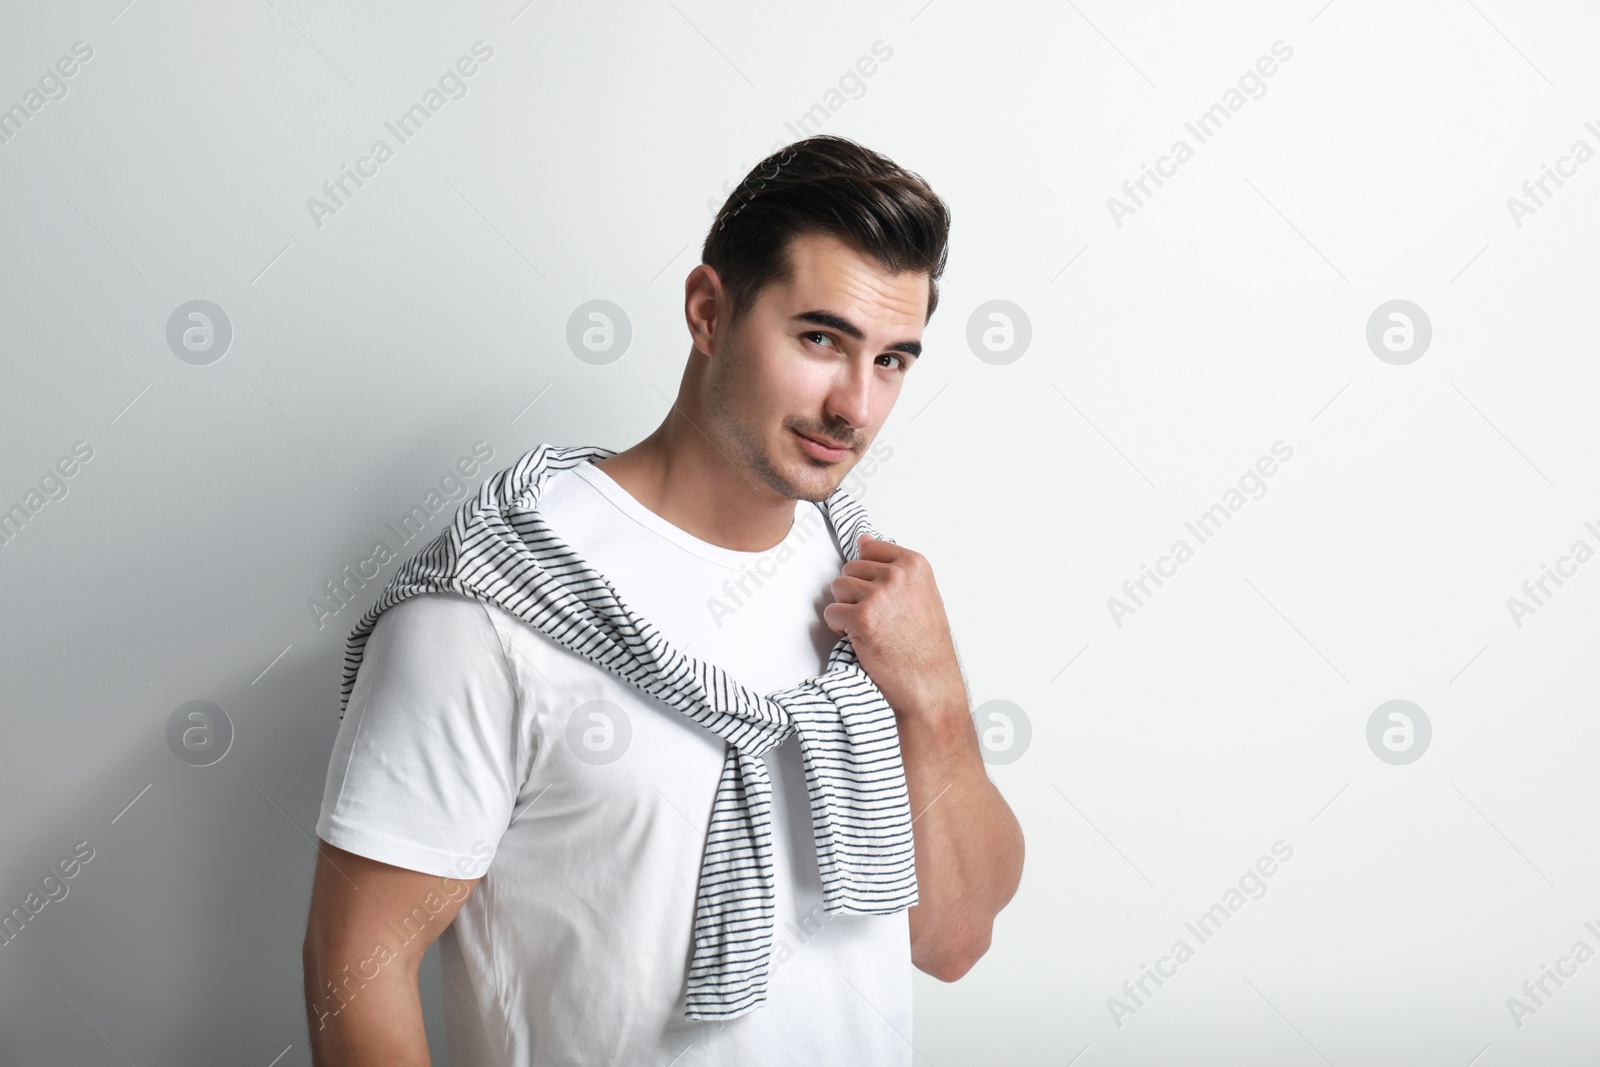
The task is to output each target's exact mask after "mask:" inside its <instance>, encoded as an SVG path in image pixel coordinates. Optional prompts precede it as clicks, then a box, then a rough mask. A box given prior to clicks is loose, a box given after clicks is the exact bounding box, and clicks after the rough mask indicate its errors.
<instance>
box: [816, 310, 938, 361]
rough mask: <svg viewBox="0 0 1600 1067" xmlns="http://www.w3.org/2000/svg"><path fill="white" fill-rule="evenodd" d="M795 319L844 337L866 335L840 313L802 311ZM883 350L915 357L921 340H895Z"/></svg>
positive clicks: (919, 352) (920, 352) (918, 352)
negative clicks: (825, 328)
mask: <svg viewBox="0 0 1600 1067" xmlns="http://www.w3.org/2000/svg"><path fill="white" fill-rule="evenodd" d="M795 319H797V320H798V321H800V322H809V323H811V324H812V325H814V326H826V327H828V329H830V330H838V331H839V332H840V333H842V334H844V335H845V336H846V337H853V338H855V339H856V340H857V341H859V340H861V338H862V337H864V336H866V335H865V334H863V333H862V332H861V327H859V326H857V325H856V324H855V323H853V322H851V321H850V320H849V319H847V318H844V317H843V316H841V315H835V314H834V313H833V312H831V311H802V312H801V313H800V314H798V315H796V316H795ZM885 351H887V352H904V353H905V354H906V355H908V356H911V357H912V358H916V357H918V356H921V355H922V342H921V341H897V342H895V343H894V344H892V345H890V346H889V347H888V348H887V349H885Z"/></svg>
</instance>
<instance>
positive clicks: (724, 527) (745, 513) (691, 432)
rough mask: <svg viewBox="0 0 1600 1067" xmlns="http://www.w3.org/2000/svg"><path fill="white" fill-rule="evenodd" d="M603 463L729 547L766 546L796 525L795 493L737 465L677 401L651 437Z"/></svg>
mask: <svg viewBox="0 0 1600 1067" xmlns="http://www.w3.org/2000/svg"><path fill="white" fill-rule="evenodd" d="M595 466H596V467H598V468H600V469H601V470H603V471H604V472H605V473H606V476H607V477H609V478H610V479H611V480H612V481H614V482H616V483H617V484H618V485H620V486H622V488H623V489H625V490H627V492H628V495H629V496H631V497H633V498H634V499H635V500H637V501H638V502H639V503H641V504H643V505H644V506H645V507H647V508H649V509H650V510H651V511H653V512H655V513H656V514H657V515H660V516H661V517H662V518H663V519H666V520H667V521H668V522H670V523H672V525H674V526H676V527H678V528H679V529H680V530H683V531H685V532H686V533H689V534H692V535H694V536H695V537H698V538H699V539H700V540H702V541H706V542H709V543H710V544H713V545H718V546H720V547H722V548H727V549H733V550H734V551H738V552H765V551H766V550H767V549H769V548H773V547H775V546H776V545H777V544H778V543H779V542H781V541H782V540H783V539H784V538H785V537H786V536H788V533H789V528H790V527H791V526H792V525H793V524H794V513H795V500H794V498H793V497H787V496H784V495H783V494H781V493H779V492H777V491H776V490H774V489H772V488H771V487H770V486H767V485H764V484H762V483H761V482H759V481H757V480H756V479H755V478H754V477H753V476H752V475H750V474H749V473H748V472H747V471H746V470H745V469H744V468H743V467H740V466H738V465H736V463H735V462H734V460H733V459H731V458H730V457H729V456H728V455H726V454H724V453H723V451H722V450H721V449H720V448H719V447H717V446H716V445H715V444H713V443H712V442H711V441H710V440H708V439H707V438H706V436H705V435H704V434H703V433H702V432H701V431H700V430H699V429H698V428H696V426H695V425H694V424H693V423H691V422H690V421H689V420H688V419H687V418H686V417H685V416H684V415H683V414H682V413H681V412H680V411H679V410H677V408H676V407H674V409H673V410H672V411H671V412H669V413H668V415H667V418H666V420H665V421H663V422H662V424H661V425H660V426H659V427H657V428H656V430H655V432H653V433H652V434H650V436H649V437H646V438H645V439H644V440H642V441H640V442H639V443H638V444H636V445H634V446H633V447H632V448H629V449H626V450H624V451H622V452H618V453H617V454H616V455H615V456H612V457H610V458H608V459H603V460H600V461H598V462H596V463H595Z"/></svg>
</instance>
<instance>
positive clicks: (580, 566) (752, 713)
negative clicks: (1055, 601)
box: [339, 445, 917, 1020]
mask: <svg viewBox="0 0 1600 1067" xmlns="http://www.w3.org/2000/svg"><path fill="white" fill-rule="evenodd" d="M614 454H615V453H614V452H612V451H611V450H609V449H605V448H601V447H599V446H568V447H557V446H553V445H540V446H539V447H537V448H534V449H532V450H530V451H529V452H527V453H525V454H524V455H523V456H522V457H521V458H520V459H518V460H517V462H516V463H514V464H513V465H512V466H510V467H508V468H506V469H504V470H502V471H499V472H498V473H496V474H494V475H491V476H490V477H489V478H487V479H485V481H484V483H483V485H482V486H481V487H480V488H479V490H478V495H477V497H476V498H475V499H469V500H467V501H466V502H465V503H463V505H462V506H461V509H460V510H459V511H458V512H457V513H456V516H455V519H454V521H453V522H452V523H451V525H450V526H449V527H447V528H446V529H444V530H443V531H441V532H440V533H439V535H438V536H437V537H435V538H434V539H433V540H432V541H431V542H429V543H428V544H427V545H426V546H424V547H423V548H422V549H421V550H420V551H419V552H418V553H417V554H416V555H415V556H414V557H412V558H411V559H410V560H409V561H407V562H406V564H405V565H404V566H402V567H401V568H400V569H399V570H398V571H397V572H396V573H395V575H394V577H393V578H391V579H390V581H389V583H388V585H387V586H385V588H384V590H383V593H382V594H381V595H380V596H379V597H378V600H377V603H375V604H373V606H372V607H371V609H369V610H368V611H367V612H366V614H364V615H363V616H362V617H361V619H360V621H359V622H357V624H356V626H355V629H354V630H352V631H351V633H350V637H349V640H348V642H347V644H346V648H345V658H344V678H343V681H342V684H341V687H340V700H339V715H340V717H341V718H343V716H344V709H345V707H346V706H347V705H348V703H349V701H350V693H351V691H352V690H353V689H354V687H355V681H356V672H357V670H358V669H359V668H360V666H361V656H362V652H363V651H364V649H365V648H366V643H367V638H368V637H369V636H370V635H371V633H372V628H373V626H374V624H375V623H376V622H377V619H378V616H379V615H380V614H381V613H382V612H383V611H384V610H385V609H387V608H390V607H393V606H394V605H395V604H397V603H399V602H400V601H401V600H404V599H405V598H406V597H409V596H414V595H416V594H418V593H437V592H453V593H458V594H461V595H464V596H468V597H472V598H475V599H477V600H482V601H486V602H489V603H493V604H496V605H498V606H500V607H502V608H504V609H505V610H506V611H509V612H511V613H512V614H514V615H516V616H518V617H519V618H521V619H523V620H524V621H525V622H527V623H528V624H529V625H530V626H533V627H535V628H536V629H538V630H539V631H540V632H542V633H544V634H545V635H547V636H548V637H550V638H551V639H552V640H554V641H557V642H559V643H560V644H562V645H564V646H566V647H567V648H569V649H571V650H572V651H574V652H576V653H578V654H579V655H581V656H584V657H585V658H587V659H588V660H590V661H592V662H593V663H595V664H596V665H598V666H599V667H601V668H603V669H605V670H608V671H610V672H612V673H613V674H615V675H617V676H618V677H620V678H622V679H624V680H625V681H627V682H629V683H630V684H632V685H635V686H637V687H638V688H640V689H642V690H643V691H644V692H646V693H648V694H649V695H650V696H652V697H654V698H656V699H657V700H659V701H661V702H662V703H663V704H665V705H667V706H668V707H671V708H675V709H677V710H678V711H679V712H681V713H682V714H684V715H686V716H688V717H689V718H690V719H692V720H694V721H695V722H696V723H698V724H699V725H701V726H703V727H704V728H706V729H707V730H710V731H711V732H713V733H715V734H716V735H717V736H719V737H721V738H722V739H723V740H724V741H726V742H727V746H728V747H727V757H726V759H725V761H724V763H723V767H722V777H721V779H720V781H719V782H718V785H717V791H716V796H715V799H714V800H713V803H712V810H711V823H710V826H708V827H707V833H706V845H705V853H704V857H703V859H702V861H701V866H700V881H699V886H698V889H697V892H696V899H695V915H694V951H693V954H692V956H691V958H690V961H689V971H688V975H687V993H686V999H687V1006H686V1009H685V1013H684V1014H685V1016H686V1017H687V1018H690V1019H702V1020H712V1019H731V1018H736V1017H738V1016H740V1015H744V1014H746V1013H747V1012H750V1011H752V1010H754V1009H755V1008H757V1007H759V1006H760V1005H761V1004H762V1003H763V1002H764V1001H765V1000H766V995H767V976H768V971H769V968H770V964H771V952H772V934H773V930H772V927H773V914H774V880H775V876H774V871H773V864H772V784H771V781H770V779H769V777H768V774H767V768H766V765H765V763H764V762H763V761H762V759H761V755H762V753H764V752H767V751H769V750H770V749H772V748H775V747H776V746H777V745H779V744H781V743H782V742H783V741H784V740H786V739H787V738H789V737H790V735H791V734H792V735H796V736H797V738H798V741H799V744H800V747H801V753H802V762H803V764H804V766H805V774H806V788H807V791H808V793H809V795H810V801H811V825H812V830H813V833H814V836H815V839H816V847H817V866H818V869H819V871H820V873H821V876H822V888H823V907H824V908H825V910H826V911H827V912H829V913H830V914H841V913H843V914H855V915H889V914H893V913H895V912H898V911H901V910H904V909H906V908H909V907H911V906H912V905H914V904H916V903H917V879H916V869H915V861H914V856H913V853H912V835H911V812H910V803H909V799H908V796H907V792H906V782H905V770H904V767H903V766H902V765H901V761H900V745H899V735H898V732H897V730H896V726H895V718H894V711H893V709H892V708H891V707H890V706H889V704H888V702H887V701H885V700H884V698H883V694H882V693H881V692H879V690H878V687H877V686H876V685H874V684H873V682H872V679H870V678H869V677H867V674H866V672H865V671H863V670H862V669H861V667H860V664H859V662H858V661H857V658H856V653H855V649H854V648H853V647H852V645H851V643H850V639H849V638H848V637H844V638H841V639H840V640H839V642H838V644H836V645H835V646H834V647H833V650H832V652H831V653H829V656H828V661H827V666H826V668H825V670H824V671H823V673H822V674H821V675H819V676H817V677H815V678H811V679H807V680H806V681H804V682H801V683H799V684H798V685H794V686H790V687H789V688H787V689H782V690H779V691H778V692H774V693H767V694H765V695H763V694H760V693H755V692H752V691H751V690H749V689H747V688H746V687H744V686H742V685H740V684H739V682H738V681H737V680H736V679H734V678H731V677H729V676H728V675H727V673H726V672H724V671H723V670H721V669H720V668H718V667H716V666H715V665H713V664H710V663H703V662H701V661H699V660H697V659H694V658H693V657H691V656H688V655H685V654H684V653H682V652H679V651H678V650H677V649H675V648H673V647H672V646H671V645H670V644H668V643H667V641H666V640H665V639H664V638H663V637H662V636H661V634H660V633H659V632H658V631H657V630H656V629H655V627H653V626H652V625H651V624H650V623H649V621H648V620H646V619H643V618H641V617H640V616H638V615H637V614H635V613H634V612H633V611H632V610H631V609H629V607H628V605H627V604H625V603H624V602H623V601H622V599H621V598H620V597H619V596H618V595H617V593H616V591H615V590H614V589H613V588H612V587H611V583H610V582H608V581H607V580H606V578H605V576H604V575H602V574H600V573H599V572H598V571H596V570H595V569H594V568H593V567H591V566H590V565H589V564H588V563H587V562H585V561H584V560H583V559H582V558H580V557H579V556H578V555H577V554H576V553H575V552H574V551H573V550H572V548H571V547H570V546H568V545H567V544H566V543H565V542H563V541H562V540H561V538H560V537H558V536H557V535H556V533H555V532H554V531H553V530H552V529H551V528H550V527H549V526H548V525H547V524H546V523H545V521H544V519H543V517H542V516H541V515H540V514H539V511H538V504H539V493H540V490H541V489H542V488H543V486H544V484H545V482H546V481H547V480H548V479H549V478H550V476H551V475H552V474H554V473H556V472H557V471H562V470H566V469H568V468H571V467H574V466H577V465H578V464H580V463H583V462H585V461H591V460H600V459H605V458H607V457H609V456H612V455H614ZM823 513H824V514H825V515H826V516H827V519H828V524H829V526H830V528H831V530H832V532H833V536H834V540H835V541H836V543H837V544H838V546H839V551H840V552H841V553H842V554H843V556H844V558H845V559H846V560H853V559H855V558H856V539H857V538H858V537H859V536H860V535H861V534H862V533H863V532H866V533H870V534H871V535H872V536H873V537H875V538H878V539H880V540H885V541H888V540H891V539H890V538H886V537H882V536H881V535H880V534H879V533H878V532H877V530H876V529H874V528H873V527H872V525H871V524H870V523H869V522H868V520H867V515H866V511H865V510H864V509H863V508H862V507H861V505H860V504H859V503H858V502H857V501H856V500H854V499H853V498H852V497H851V496H850V495H849V494H848V493H846V492H845V491H844V490H843V489H838V490H835V491H834V493H833V494H832V495H831V496H829V497H828V499H827V500H826V501H825V502H824V504H823Z"/></svg>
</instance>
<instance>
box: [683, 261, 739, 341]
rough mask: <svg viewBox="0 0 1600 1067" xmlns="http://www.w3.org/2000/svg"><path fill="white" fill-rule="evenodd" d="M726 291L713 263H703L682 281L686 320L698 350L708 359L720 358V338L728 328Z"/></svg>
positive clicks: (690, 335) (691, 337)
mask: <svg viewBox="0 0 1600 1067" xmlns="http://www.w3.org/2000/svg"><path fill="white" fill-rule="evenodd" d="M727 302H728V297H727V290H726V289H724V288H723V285H722V279H721V278H720V277H718V276H717V272H716V269H715V268H713V267H712V266H711V265H710V264H707V263H702V264H700V265H699V266H697V267H695V269H694V270H692V271H690V272H689V276H688V277H687V278H685V279H684V282H683V317H684V323H685V325H687V326H688V327H689V337H690V339H691V340H693V342H694V347H695V351H696V352H699V353H700V354H701V355H702V356H705V357H706V358H707V359H715V358H716V355H717V337H718V335H719V333H721V332H722V331H724V330H726V329H727V320H728V314H727V312H728V306H727Z"/></svg>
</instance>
